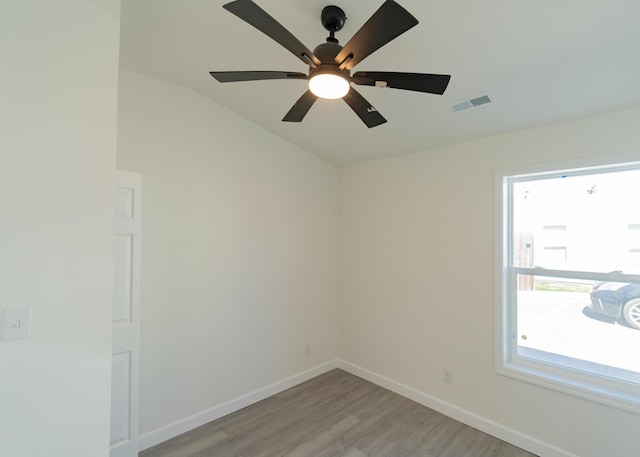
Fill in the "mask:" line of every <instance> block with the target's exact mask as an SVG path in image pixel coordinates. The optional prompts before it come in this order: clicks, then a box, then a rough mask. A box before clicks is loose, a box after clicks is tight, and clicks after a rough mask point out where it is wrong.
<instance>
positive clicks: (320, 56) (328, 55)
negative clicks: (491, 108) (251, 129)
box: [210, 0, 451, 128]
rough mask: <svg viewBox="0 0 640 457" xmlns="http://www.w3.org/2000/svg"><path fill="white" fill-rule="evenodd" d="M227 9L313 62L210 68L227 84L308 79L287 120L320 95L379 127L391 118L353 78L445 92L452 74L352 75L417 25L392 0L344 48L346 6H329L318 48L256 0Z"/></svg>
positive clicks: (305, 109)
mask: <svg viewBox="0 0 640 457" xmlns="http://www.w3.org/2000/svg"><path fill="white" fill-rule="evenodd" d="M223 8H224V9H226V10H227V11H230V12H231V13H233V14H235V15H236V16H238V17H239V18H240V19H242V20H244V21H245V22H248V23H249V24H251V25H252V26H254V27H255V28H257V29H258V30H260V31H261V32H263V33H264V34H266V35H267V36H268V37H270V38H272V39H273V40H275V41H277V42H278V43H280V44H281V45H282V46H283V47H284V48H286V49H287V50H289V51H290V52H291V53H293V54H294V55H295V56H296V57H297V58H298V59H300V60H301V61H302V62H304V63H305V64H307V65H308V66H309V73H308V74H305V73H299V72H291V71H212V72H210V73H211V76H213V77H214V78H215V79H216V80H218V81H219V82H223V83H226V82H236V81H258V80H268V79H305V80H308V84H309V89H308V90H307V91H306V92H305V93H304V95H302V97H300V99H299V100H298V101H297V102H296V103H295V104H294V105H293V107H292V108H291V109H290V110H289V112H288V113H287V114H286V115H285V117H284V118H283V119H282V120H283V121H285V122H301V121H302V119H304V116H305V115H306V114H307V112H308V111H309V109H311V106H313V104H314V103H315V101H316V100H317V99H318V98H319V97H320V98H326V99H337V98H342V99H343V100H344V101H345V102H346V103H347V105H349V106H350V107H351V109H352V110H353V111H354V112H355V113H356V114H357V115H358V117H360V119H362V121H363V122H364V123H365V124H366V125H367V127H369V128H371V127H375V126H377V125H380V124H383V123H385V122H387V120H386V119H385V118H384V117H382V115H381V114H380V113H379V112H378V110H376V109H375V108H374V107H373V106H372V105H371V104H370V103H369V102H368V101H367V100H365V98H364V97H363V96H362V95H360V93H359V92H358V91H356V90H355V88H353V87H352V86H351V83H353V84H356V85H361V86H375V87H390V88H394V89H404V90H412V91H417V92H427V93H431V94H438V95H442V94H443V93H444V91H445V89H446V88H447V85H448V84H449V80H450V79H451V76H450V75H434V74H424V73H398V72H385V71H358V72H356V73H354V74H353V75H351V69H352V68H353V67H355V66H356V65H357V64H358V63H360V62H361V61H362V60H364V59H365V58H366V57H367V56H369V55H370V54H372V53H373V52H375V51H377V50H378V49H380V48H381V47H382V46H384V45H385V44H387V43H388V42H390V41H391V40H393V39H395V38H397V37H398V36H400V35H401V34H403V33H404V32H406V31H407V30H409V29H410V28H412V27H414V26H415V25H417V24H418V20H417V19H416V18H415V17H413V16H412V15H411V13H409V12H408V11H407V10H405V9H404V8H403V7H402V6H400V5H399V4H398V3H396V2H395V1H393V0H386V1H385V2H384V3H383V4H382V6H381V7H380V8H379V9H378V10H377V11H376V12H375V13H373V15H372V16H371V18H369V20H368V21H367V22H366V23H365V24H364V25H363V26H362V27H361V28H360V30H358V31H357V32H356V34H355V35H354V36H353V37H352V38H351V40H349V42H348V43H347V44H346V45H344V47H343V46H340V44H338V40H337V39H336V38H335V32H338V31H339V30H341V29H342V27H343V26H344V23H345V21H346V19H347V17H346V15H345V13H344V11H343V10H342V9H341V8H339V7H337V6H333V5H331V6H326V7H325V8H324V9H323V10H322V14H321V17H320V19H321V21H322V25H323V26H324V28H325V29H327V30H328V31H329V37H328V38H327V40H326V43H322V44H320V45H318V46H317V47H316V48H315V49H314V50H313V52H312V51H310V50H309V49H307V48H306V47H305V45H304V44H302V43H301V42H300V41H299V40H298V39H297V38H296V37H295V36H293V35H292V34H291V32H289V31H288V30H287V29H285V28H284V27H283V26H282V25H281V24H280V23H279V22H277V21H276V20H275V19H274V18H272V17H271V16H270V15H269V14H268V13H267V12H266V11H264V10H263V9H262V8H260V7H259V6H258V5H256V4H255V3H254V2H253V1H252V0H236V1H233V2H231V3H227V4H226V5H224V6H223Z"/></svg>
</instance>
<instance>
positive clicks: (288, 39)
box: [223, 0, 320, 68]
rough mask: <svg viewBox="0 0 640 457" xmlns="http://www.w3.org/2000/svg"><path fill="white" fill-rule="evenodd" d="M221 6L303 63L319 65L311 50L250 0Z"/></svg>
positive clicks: (313, 65)
mask: <svg viewBox="0 0 640 457" xmlns="http://www.w3.org/2000/svg"><path fill="white" fill-rule="evenodd" d="M223 8H224V9H226V10H227V11H229V12H231V13H233V14H235V15H236V16H238V17H239V18H240V19H242V20H243V21H245V22H247V23H249V24H251V25H252V26H254V27H255V28H257V29H258V30H260V31H261V32H262V33H264V34H265V35H267V36H268V37H270V38H271V39H273V40H275V41H277V42H278V43H280V44H281V45H282V46H283V47H285V48H286V49H287V50H289V51H290V52H291V53H293V55H295V56H296V57H297V58H298V59H300V60H302V61H303V62H304V63H305V64H307V65H311V66H312V67H314V68H315V67H316V66H317V65H320V61H319V60H318V58H317V57H316V56H314V55H313V52H311V51H310V50H309V49H307V47H306V46H305V45H304V44H302V43H301V42H300V41H299V40H298V39H297V38H296V37H295V36H293V34H292V33H291V32H289V31H288V30H287V29H285V28H284V27H283V26H282V25H281V24H280V23H279V22H278V21H276V20H275V19H274V18H272V17H271V16H270V15H269V14H268V13H267V12H266V11H265V10H263V9H262V8H260V7H259V6H258V5H256V4H255V3H253V2H252V1H251V0H236V1H234V2H231V3H227V4H226V5H223Z"/></svg>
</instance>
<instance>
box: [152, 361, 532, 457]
mask: <svg viewBox="0 0 640 457" xmlns="http://www.w3.org/2000/svg"><path fill="white" fill-rule="evenodd" d="M418 456H420V457H422V456H428V457H535V456H534V455H533V454H531V453H529V452H526V451H523V450H522V449H519V448H517V447H515V446H512V445H511V444H508V443H505V442H504V441H500V440H499V439H497V438H494V437H492V436H490V435H487V434H485V433H482V432H480V431H478V430H476V429H473V428H471V427H469V426H466V425H464V424H462V423H460V422H457V421H455V420H453V419H450V418H448V417H446V416H444V415H442V414H440V413H438V412H435V411H433V410H431V409H429V408H426V407H424V406H422V405H420V404H418V403H416V402H414V401H412V400H408V399H406V398H404V397H401V396H400V395H397V394H395V393H393V392H391V391H389V390H386V389H383V388H382V387H379V386H376V385H375V384H372V383H370V382H368V381H365V380H363V379H361V378H358V377H357V376H354V375H352V374H349V373H346V372H344V371H342V370H332V371H330V372H328V373H325V374H323V375H321V376H318V377H317V378H314V379H311V380H310V381H307V382H305V383H303V384H300V385H298V386H296V387H293V388H291V389H289V390H286V391H284V392H282V393H280V394H278V395H275V396H273V397H270V398H268V399H266V400H263V401H261V402H259V403H256V404H254V405H252V406H249V407H248V408H244V409H242V410H240V411H237V412H235V413H233V414H230V415H228V416H225V417H223V418H220V419H218V420H216V421H214V422H211V423H209V424H206V425H203V426H202V427H199V428H197V429H195V430H192V431H190V432H188V433H185V434H183V435H180V436H178V437H176V438H174V439H172V440H169V441H166V442H164V443H162V444H159V445H157V446H155V447H153V448H150V449H147V450H145V451H143V452H142V453H141V454H140V457H418Z"/></svg>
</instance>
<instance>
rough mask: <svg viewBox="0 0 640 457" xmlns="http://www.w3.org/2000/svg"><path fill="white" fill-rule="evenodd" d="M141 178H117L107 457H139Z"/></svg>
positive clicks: (120, 173)
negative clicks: (108, 453) (109, 422)
mask: <svg viewBox="0 0 640 457" xmlns="http://www.w3.org/2000/svg"><path fill="white" fill-rule="evenodd" d="M141 189H142V176H141V175H140V174H139V173H130V172H124V171H118V172H116V189H115V192H116V211H115V238H114V248H115V256H114V271H113V272H114V275H113V281H114V294H113V357H112V367H111V451H110V456H111V457H135V456H137V455H138V382H139V374H138V373H139V370H138V339H139V336H138V334H139V322H140V230H141V210H140V203H141Z"/></svg>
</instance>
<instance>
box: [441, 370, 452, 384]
mask: <svg viewBox="0 0 640 457" xmlns="http://www.w3.org/2000/svg"><path fill="white" fill-rule="evenodd" d="M442 381H443V382H444V383H445V384H452V383H453V371H451V370H450V369H449V368H443V369H442Z"/></svg>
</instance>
